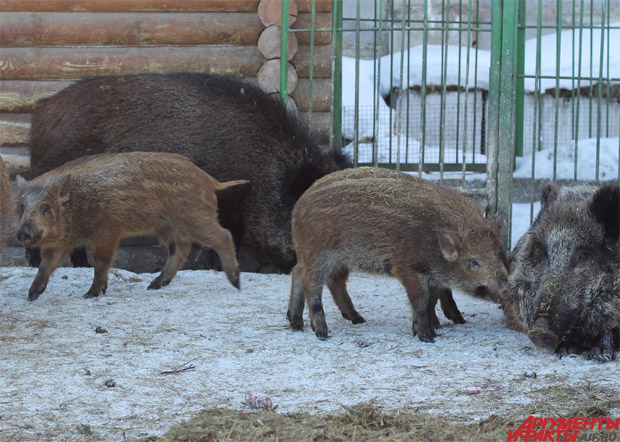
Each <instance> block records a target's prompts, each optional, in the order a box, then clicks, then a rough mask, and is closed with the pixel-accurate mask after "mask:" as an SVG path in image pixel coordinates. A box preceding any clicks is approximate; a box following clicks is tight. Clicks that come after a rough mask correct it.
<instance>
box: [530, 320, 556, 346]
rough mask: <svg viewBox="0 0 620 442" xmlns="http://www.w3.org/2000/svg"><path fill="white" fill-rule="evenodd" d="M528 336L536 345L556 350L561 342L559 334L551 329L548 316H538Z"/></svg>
mask: <svg viewBox="0 0 620 442" xmlns="http://www.w3.org/2000/svg"><path fill="white" fill-rule="evenodd" d="M527 337H528V338H530V341H532V342H533V343H534V345H536V346H538V347H547V348H550V349H552V350H555V349H556V347H557V346H558V343H559V342H560V340H559V338H558V336H557V335H556V334H555V333H553V332H552V331H551V330H550V329H549V321H548V320H547V319H546V318H538V319H537V320H536V322H534V326H533V327H532V329H531V330H530V331H529V332H528V333H527Z"/></svg>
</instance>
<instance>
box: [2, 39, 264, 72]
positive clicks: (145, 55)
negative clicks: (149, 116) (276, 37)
mask: <svg viewBox="0 0 620 442" xmlns="http://www.w3.org/2000/svg"><path fill="white" fill-rule="evenodd" d="M264 61H265V59H264V58H263V56H262V55H261V54H260V52H259V50H258V48H257V47H256V46H193V47H183V48H179V47H153V48H150V47H143V48H134V47H131V48H47V47H46V48H4V49H2V51H0V80H43V79H45V80H47V79H76V78H81V77H87V76H101V75H121V74H137V73H168V72H212V73H218V74H240V75H241V76H244V77H254V76H256V73H257V72H258V70H259V69H260V67H261V66H262V64H263V62H264Z"/></svg>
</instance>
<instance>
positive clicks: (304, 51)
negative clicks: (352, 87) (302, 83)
mask: <svg viewBox="0 0 620 442" xmlns="http://www.w3.org/2000/svg"><path fill="white" fill-rule="evenodd" d="M291 64H292V65H293V66H295V69H297V75H298V76H299V77H300V78H308V77H309V76H310V46H299V50H298V51H297V53H296V54H295V56H294V57H293V59H292V60H291ZM331 75H332V47H331V46H329V45H325V46H316V47H315V48H314V70H313V77H314V78H331Z"/></svg>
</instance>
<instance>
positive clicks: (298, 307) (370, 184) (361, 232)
mask: <svg viewBox="0 0 620 442" xmlns="http://www.w3.org/2000/svg"><path fill="white" fill-rule="evenodd" d="M346 173H347V171H343V172H337V173H336V174H346ZM324 180H331V181H332V182H331V183H329V184H327V185H323V184H322V180H319V181H317V182H316V183H315V184H314V185H313V186H312V187H311V188H310V189H308V191H306V193H304V195H303V196H302V197H301V198H300V199H299V201H298V202H297V204H296V205H295V208H294V209H293V242H294V244H295V250H296V251H297V259H298V263H297V265H296V266H295V268H294V269H293V272H292V288H291V297H290V300H289V307H288V312H287V317H288V319H289V322H290V324H291V326H292V328H293V329H302V328H303V309H304V298H305V301H306V303H307V304H308V309H309V314H310V323H311V326H312V329H313V330H314V331H315V333H316V335H317V336H318V337H319V338H322V339H324V338H326V337H327V334H328V329H327V324H326V322H325V314H324V312H323V304H322V300H321V294H322V290H323V284H325V283H327V286H328V288H329V289H330V291H331V293H332V296H333V298H334V301H335V303H336V305H337V306H338V308H339V309H340V312H341V313H342V315H343V317H344V318H346V319H349V320H351V321H352V322H353V323H354V324H355V323H359V322H364V319H363V318H362V317H361V315H360V314H359V313H358V312H357V311H356V310H355V308H354V306H353V303H352V302H351V299H350V297H349V294H348V292H347V290H346V280H347V278H348V275H349V272H350V271H351V270H361V271H365V272H371V273H389V274H392V275H394V276H396V277H397V278H398V279H399V281H400V282H401V283H402V284H403V286H404V287H405V290H406V291H407V296H408V297H409V301H410V304H411V307H412V310H413V316H414V320H413V333H414V334H417V335H418V338H419V339H420V340H422V341H424V342H433V341H434V340H433V337H434V336H436V334H435V327H434V325H435V324H434V322H435V321H434V320H435V316H434V308H435V304H436V302H437V299H438V297H439V293H440V291H441V290H443V289H453V288H458V289H461V290H463V291H465V292H467V293H470V294H473V295H477V296H481V297H488V298H491V299H494V300H497V299H498V297H499V296H500V295H503V292H504V291H505V290H506V282H507V269H506V265H505V255H504V252H503V250H502V247H501V243H500V241H499V237H498V235H497V232H496V231H495V230H494V229H493V228H492V227H491V225H490V223H489V222H488V221H487V220H485V219H484V218H483V217H482V213H481V212H480V209H479V208H478V206H477V204H476V203H474V202H473V201H472V200H470V199H469V198H467V197H466V196H465V195H463V194H461V193H459V192H457V191H456V190H454V189H450V188H447V187H444V186H440V185H437V184H433V183H431V182H428V181H424V180H421V179H417V178H413V177H412V179H411V180H410V179H394V178H356V179H342V180H334V176H333V175H331V176H328V177H325V178H324Z"/></svg>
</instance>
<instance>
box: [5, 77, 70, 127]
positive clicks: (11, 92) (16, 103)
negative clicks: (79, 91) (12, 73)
mask: <svg viewBox="0 0 620 442" xmlns="http://www.w3.org/2000/svg"><path fill="white" fill-rule="evenodd" d="M72 83H73V82H72V81H1V82H0V114H3V113H4V114H6V113H8V112H10V113H24V112H31V111H32V108H33V106H34V105H35V104H36V102H37V101H39V100H40V99H42V98H46V97H50V96H52V95H54V94H55V93H56V92H58V91H60V90H62V89H64V88H66V87H67V86H69V85H70V84H72ZM3 119H4V116H3Z"/></svg>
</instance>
